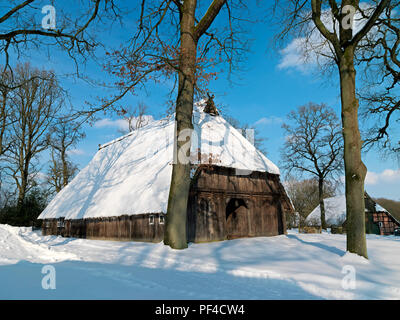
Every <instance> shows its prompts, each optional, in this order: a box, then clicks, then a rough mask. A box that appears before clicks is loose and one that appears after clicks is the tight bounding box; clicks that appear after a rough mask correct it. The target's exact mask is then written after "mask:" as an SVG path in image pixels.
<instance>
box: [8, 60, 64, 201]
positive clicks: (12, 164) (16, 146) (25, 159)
mask: <svg viewBox="0 0 400 320" xmlns="http://www.w3.org/2000/svg"><path fill="white" fill-rule="evenodd" d="M35 75H39V76H38V77H35V78H34V80H30V81H26V80H27V79H32V77H33V76H35ZM15 78H16V79H17V81H18V83H23V85H21V86H20V87H18V88H17V89H16V90H15V93H14V96H13V98H12V102H10V103H12V106H13V114H12V122H13V124H12V126H11V128H10V138H11V141H12V143H11V146H10V150H9V152H8V154H7V157H6V159H5V162H6V163H7V165H6V172H7V173H8V174H9V175H10V176H11V177H12V178H13V179H14V181H15V183H16V185H17V188H18V199H17V205H18V206H19V207H22V204H23V201H24V199H25V196H26V194H27V192H28V191H29V189H30V188H31V187H32V186H33V185H34V183H33V182H34V180H35V176H36V175H37V173H38V172H37V170H36V168H35V166H34V163H33V160H35V159H36V158H37V156H38V155H39V154H40V153H41V152H42V151H43V150H45V149H47V148H48V146H49V141H50V131H49V129H50V126H51V125H52V124H53V123H54V119H55V117H56V115H57V112H58V111H59V110H60V108H61V105H62V103H63V94H62V90H61V88H60V86H59V84H58V82H57V79H56V77H55V75H54V74H53V73H52V72H49V71H44V70H38V69H34V68H32V67H31V66H30V65H29V64H24V65H18V66H17V67H16V69H15Z"/></svg>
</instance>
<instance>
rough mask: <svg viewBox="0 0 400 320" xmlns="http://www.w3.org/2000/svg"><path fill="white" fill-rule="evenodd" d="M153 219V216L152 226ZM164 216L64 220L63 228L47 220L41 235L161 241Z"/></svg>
mask: <svg viewBox="0 0 400 320" xmlns="http://www.w3.org/2000/svg"><path fill="white" fill-rule="evenodd" d="M150 217H153V218H152V221H153V223H152V224H150V219H151V218H150ZM160 217H161V218H160ZM162 217H164V214H139V215H133V216H126V215H124V216H119V217H106V218H91V219H79V220H78V219H77V220H65V221H64V227H63V228H57V220H56V219H46V220H45V221H44V223H43V225H42V233H43V235H50V234H53V235H61V236H63V237H74V238H86V239H101V240H119V241H131V240H133V241H149V242H160V241H162V240H163V237H164V224H163V223H162V221H161V220H160V219H163V218H162ZM59 220H63V219H59ZM160 221H161V223H160ZM48 222H49V223H48Z"/></svg>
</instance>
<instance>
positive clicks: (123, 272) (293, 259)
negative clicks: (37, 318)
mask: <svg viewBox="0 0 400 320" xmlns="http://www.w3.org/2000/svg"><path fill="white" fill-rule="evenodd" d="M367 237H368V238H367V239H368V252H369V257H370V260H369V261H367V260H365V259H363V258H361V257H359V256H355V255H352V254H348V253H347V254H346V252H345V248H346V238H345V236H344V235H332V234H328V233H325V234H318V235H315V234H298V233H297V232H296V231H289V233H288V235H282V236H277V237H268V238H250V239H239V240H233V241H223V242H213V243H207V244H191V245H190V247H189V249H187V250H184V251H175V250H172V249H170V248H169V247H166V246H164V245H163V244H161V243H160V244H150V243H138V242H113V241H97V240H84V239H73V238H62V237H56V236H46V237H43V236H41V235H40V232H39V231H35V232H33V231H31V229H30V228H16V227H10V226H7V225H0V284H1V285H0V299H400V237H394V236H388V237H383V236H375V235H369V236H367ZM44 265H51V266H53V267H54V268H55V271H56V276H55V284H56V288H55V289H48V290H45V289H43V288H42V279H43V277H45V276H46V274H42V268H43V266H44ZM348 270H353V271H355V282H354V284H355V285H356V288H355V289H352V288H346V283H347V284H348V283H349V282H346V281H347V280H346V281H345V280H343V278H346V277H348V276H349V273H347V272H348ZM343 272H344V273H343ZM346 279H349V278H346ZM351 283H353V282H351ZM345 288H346V289H345Z"/></svg>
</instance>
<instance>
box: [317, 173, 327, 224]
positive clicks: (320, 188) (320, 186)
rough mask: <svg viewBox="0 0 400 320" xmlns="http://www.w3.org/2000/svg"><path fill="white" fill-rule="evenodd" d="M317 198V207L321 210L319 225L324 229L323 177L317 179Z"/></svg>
mask: <svg viewBox="0 0 400 320" xmlns="http://www.w3.org/2000/svg"><path fill="white" fill-rule="evenodd" d="M318 198H319V209H320V211H321V227H322V229H324V230H326V220H325V204H324V179H323V178H319V179H318Z"/></svg>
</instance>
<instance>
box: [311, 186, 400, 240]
mask: <svg viewBox="0 0 400 320" xmlns="http://www.w3.org/2000/svg"><path fill="white" fill-rule="evenodd" d="M364 199H365V231H366V233H367V234H378V235H393V234H394V231H395V229H396V228H399V227H400V222H399V221H397V220H396V219H395V218H394V217H393V216H392V215H391V214H390V212H389V211H387V210H386V209H384V208H383V207H381V206H380V205H379V204H378V203H376V202H375V201H374V200H373V199H372V198H371V197H370V196H369V195H368V193H367V192H365V194H364ZM325 211H326V212H325V216H326V222H327V225H328V227H330V228H331V230H332V232H333V233H344V232H346V198H345V196H344V195H341V196H337V197H333V198H328V199H325ZM320 214H321V213H320V209H319V206H318V207H316V208H315V209H314V210H313V211H312V212H311V213H310V215H309V216H308V217H307V219H306V221H305V222H306V224H307V225H308V226H312V227H319V226H320V224H321V222H320V221H321V219H320Z"/></svg>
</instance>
